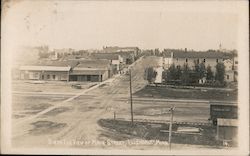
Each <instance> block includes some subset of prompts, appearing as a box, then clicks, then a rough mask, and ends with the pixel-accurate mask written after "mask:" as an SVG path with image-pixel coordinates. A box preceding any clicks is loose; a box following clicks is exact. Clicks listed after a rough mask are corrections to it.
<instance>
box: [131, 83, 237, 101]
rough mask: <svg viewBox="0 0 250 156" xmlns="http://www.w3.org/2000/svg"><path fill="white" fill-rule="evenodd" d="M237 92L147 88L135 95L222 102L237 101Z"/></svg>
mask: <svg viewBox="0 0 250 156" xmlns="http://www.w3.org/2000/svg"><path fill="white" fill-rule="evenodd" d="M237 94H238V92H237V90H232V91H228V90H217V89H214V90H213V89H208V90H205V89H188V88H187V89H175V88H167V87H153V86H146V87H144V88H143V89H141V90H139V91H138V92H136V93H135V94H134V95H136V96H139V97H151V98H152V97H157V98H173V99H200V100H222V101H237V98H238V95H237Z"/></svg>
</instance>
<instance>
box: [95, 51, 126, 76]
mask: <svg viewBox="0 0 250 156" xmlns="http://www.w3.org/2000/svg"><path fill="white" fill-rule="evenodd" d="M91 58H92V59H101V60H109V61H110V63H111V65H112V66H113V69H114V70H115V71H114V73H117V72H118V71H120V70H121V68H120V64H121V63H122V62H123V59H122V57H121V56H120V55H119V54H114V53H92V54H91Z"/></svg>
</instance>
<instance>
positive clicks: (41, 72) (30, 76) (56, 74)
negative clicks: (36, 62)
mask: <svg viewBox="0 0 250 156" xmlns="http://www.w3.org/2000/svg"><path fill="white" fill-rule="evenodd" d="M70 69H71V67H61V66H21V67H20V79H21V80H55V81H56V80H57V81H58V80H59V81H69V72H70Z"/></svg>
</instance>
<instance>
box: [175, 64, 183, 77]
mask: <svg viewBox="0 0 250 156" xmlns="http://www.w3.org/2000/svg"><path fill="white" fill-rule="evenodd" d="M181 74H182V73H181V66H177V67H176V74H175V80H180V79H181Z"/></svg>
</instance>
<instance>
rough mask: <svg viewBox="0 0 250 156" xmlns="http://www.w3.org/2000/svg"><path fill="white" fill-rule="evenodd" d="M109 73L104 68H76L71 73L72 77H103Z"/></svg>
mask: <svg viewBox="0 0 250 156" xmlns="http://www.w3.org/2000/svg"><path fill="white" fill-rule="evenodd" d="M106 71H107V69H104V68H81V67H76V68H74V69H73V70H72V71H71V72H70V75H102V74H104V73H105V72H106Z"/></svg>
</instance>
